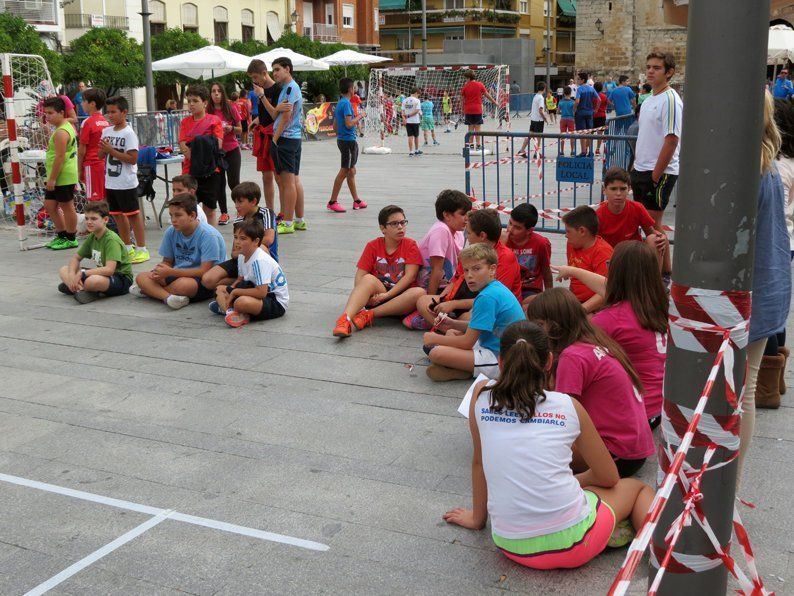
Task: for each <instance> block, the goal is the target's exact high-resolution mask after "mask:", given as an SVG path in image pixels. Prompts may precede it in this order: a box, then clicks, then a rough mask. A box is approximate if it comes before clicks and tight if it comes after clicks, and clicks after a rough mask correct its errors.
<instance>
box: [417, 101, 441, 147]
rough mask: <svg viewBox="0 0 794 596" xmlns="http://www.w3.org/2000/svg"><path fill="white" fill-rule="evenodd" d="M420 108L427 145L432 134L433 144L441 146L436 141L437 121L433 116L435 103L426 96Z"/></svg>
mask: <svg viewBox="0 0 794 596" xmlns="http://www.w3.org/2000/svg"><path fill="white" fill-rule="evenodd" d="M419 108H420V109H421V110H422V122H421V124H422V131H423V134H424V137H425V145H427V144H428V135H427V133H430V134H431V135H432V136H433V144H434V145H440V144H441V143H439V142H438V141H437V140H436V119H435V116H434V115H433V102H432V101H430V98H429V97H428V96H427V95H425V98H424V99H423V100H422V103H421V104H419Z"/></svg>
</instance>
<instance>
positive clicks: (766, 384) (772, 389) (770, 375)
mask: <svg viewBox="0 0 794 596" xmlns="http://www.w3.org/2000/svg"><path fill="white" fill-rule="evenodd" d="M785 363H786V359H785V357H784V356H783V354H778V355H777V356H764V357H763V358H762V360H761V369H760V370H759V371H758V384H757V385H756V387H755V407H756V408H769V409H773V410H776V409H777V408H779V407H780V371H782V370H783V366H784V365H785Z"/></svg>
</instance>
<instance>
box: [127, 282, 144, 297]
mask: <svg viewBox="0 0 794 596" xmlns="http://www.w3.org/2000/svg"><path fill="white" fill-rule="evenodd" d="M130 295H131V296H135V297H136V298H146V294H144V293H143V290H141V288H140V286H139V285H138V284H132V285H131V286H130Z"/></svg>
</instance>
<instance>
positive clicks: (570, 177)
mask: <svg viewBox="0 0 794 596" xmlns="http://www.w3.org/2000/svg"><path fill="white" fill-rule="evenodd" d="M633 122H634V117H633V116H628V117H619V118H612V119H610V120H608V121H607V126H606V130H604V131H599V130H593V131H580V132H579V133H573V134H558V133H544V134H534V133H533V134H530V133H528V132H490V131H489V132H481V133H480V134H479V135H478V136H479V137H481V146H480V148H478V149H476V150H475V149H468V148H467V149H464V158H465V180H466V193H467V194H468V195H469V196H470V197H472V198H473V199H474V200H475V201H478V202H481V203H487V204H489V206H492V207H496V206H499V208H500V209H512V208H513V207H514V206H515V205H517V204H519V203H526V202H531V203H532V204H533V205H534V206H535V207H537V209H538V211H539V212H541V215H543V214H544V213H543V212H544V211H545V212H546V213H547V214H548V215H549V216H548V217H543V218H542V219H541V220H540V221H539V222H538V226H537V227H538V229H539V230H542V231H546V232H564V231H565V229H564V226H563V225H562V222H561V221H559V217H558V216H559V213H558V212H557V213H556V214H555V212H554V210H559V209H570V208H573V207H577V206H579V205H593V204H597V203H599V202H601V196H602V189H601V180H602V179H603V175H604V173H605V172H606V171H607V170H608V169H609V168H611V167H613V166H618V167H621V168H623V169H625V170H630V169H631V166H632V162H633V156H634V143H635V142H636V139H637V137H636V136H634V135H628V134H626V133H627V132H628V129H629V127H630V126H631V124H633ZM583 133H587V134H583ZM471 136H472V135H471V134H467V135H466V145H467V147H468V145H469V143H470V139H471ZM525 141H526V142H527V143H528V147H527V156H526V157H523V156H519V155H518V151H519V150H520V148H521V147H522V145H523V143H524V142H525ZM582 141H589V142H590V143H591V146H590V155H588V156H580V153H581V149H582ZM599 145H600V147H599ZM486 149H487V151H486ZM596 149H597V150H598V154H593V153H594V152H595V150H596ZM547 210H548V211H547Z"/></svg>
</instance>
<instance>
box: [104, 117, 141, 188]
mask: <svg viewBox="0 0 794 596" xmlns="http://www.w3.org/2000/svg"><path fill="white" fill-rule="evenodd" d="M115 128H116V127H115V126H107V127H105V128H104V129H103V130H102V140H103V141H104V140H107V141H108V142H109V143H110V144H111V145H112V146H113V148H114V149H116V150H118V151H121V152H122V153H127V152H128V151H137V150H138V135H136V134H135V131H134V130H132V127H131V126H130V125H129V124H128V125H127V126H125V127H124V128H122V129H121V130H116V129H115ZM137 187H138V164H137V163H126V162H123V161H121V160H120V159H117V158H115V157H113V156H112V155H108V156H107V157H106V158H105V188H110V189H112V190H127V189H130V188H137Z"/></svg>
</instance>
